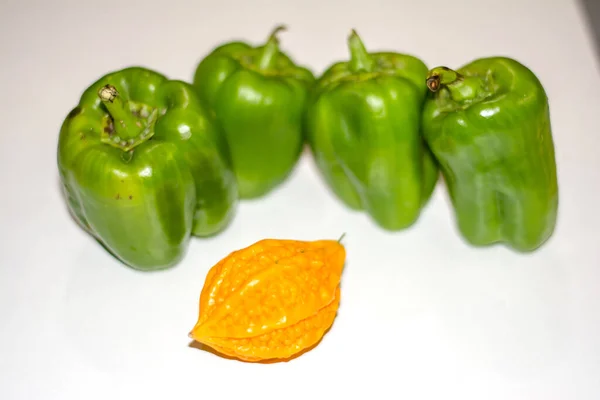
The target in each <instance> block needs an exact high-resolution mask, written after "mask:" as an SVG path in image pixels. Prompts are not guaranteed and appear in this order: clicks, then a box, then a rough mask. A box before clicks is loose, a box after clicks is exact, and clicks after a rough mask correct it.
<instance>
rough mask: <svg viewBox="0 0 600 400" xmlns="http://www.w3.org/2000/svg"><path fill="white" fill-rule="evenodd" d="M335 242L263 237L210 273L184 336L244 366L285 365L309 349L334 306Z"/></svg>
mask: <svg viewBox="0 0 600 400" xmlns="http://www.w3.org/2000/svg"><path fill="white" fill-rule="evenodd" d="M345 259H346V252H345V249H344V247H343V246H342V245H341V244H340V243H339V241H334V240H317V241H310V242H308V241H296V240H276V239H264V240H260V241H258V242H256V243H254V244H252V245H251V246H248V247H246V248H244V249H241V250H237V251H234V252H232V253H231V254H229V255H228V256H227V257H225V258H224V259H222V260H221V261H219V262H218V263H217V264H216V265H215V266H213V267H212V268H211V269H210V271H209V272H208V274H207V276H206V279H205V282H204V286H203V288H202V292H201V294H200V310H199V316H198V320H197V322H196V324H195V326H194V328H193V329H192V331H191V332H190V336H191V337H192V338H193V339H195V340H197V341H199V342H201V343H204V344H206V345H208V346H210V347H212V348H213V349H215V350H216V351H217V352H219V353H221V354H224V355H228V356H231V357H235V358H238V359H240V360H244V361H264V360H279V361H281V360H288V359H290V358H292V357H295V356H298V355H299V354H301V353H302V352H305V351H307V350H309V349H310V348H312V347H314V346H315V345H316V344H317V343H318V342H319V340H321V338H322V337H323V335H324V334H325V332H326V331H327V330H328V329H329V328H330V327H331V326H332V324H333V322H334V320H335V317H336V313H337V310H338V307H339V303H340V280H341V275H342V271H343V268H344V262H345Z"/></svg>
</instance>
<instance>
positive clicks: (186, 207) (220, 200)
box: [57, 67, 238, 270]
mask: <svg viewBox="0 0 600 400" xmlns="http://www.w3.org/2000/svg"><path fill="white" fill-rule="evenodd" d="M228 157H229V156H228V150H227V145H226V142H225V141H224V138H223V136H222V134H221V133H220V131H219V129H218V125H217V124H216V123H215V121H214V118H212V117H211V115H210V113H209V112H207V111H205V109H204V108H203V106H202V105H201V104H200V101H199V100H198V97H197V95H196V94H195V92H194V90H193V88H192V87H191V85H189V84H187V83H184V82H181V81H175V80H168V79H167V78H166V77H165V76H163V75H161V74H159V73H157V72H155V71H151V70H148V69H144V68H139V67H131V68H126V69H123V70H120V71H115V72H112V73H109V74H107V75H105V76H103V77H101V78H100V79H99V80H97V81H96V82H94V83H93V84H92V85H91V86H90V87H89V88H87V89H86V90H85V91H84V93H83V94H82V96H81V98H80V101H79V104H78V105H77V106H76V107H75V108H74V109H73V110H72V111H71V112H70V113H69V114H68V116H67V117H66V119H65V121H64V123H63V125H62V127H61V130H60V136H59V142H58V157H57V158H58V167H59V172H60V178H61V181H62V184H63V188H64V191H65V194H66V198H67V203H68V206H69V209H70V210H71V212H72V214H73V215H74V217H75V219H76V220H77V221H78V222H79V223H80V224H81V225H82V226H83V227H84V228H85V229H86V230H87V231H88V232H89V233H90V234H92V235H93V236H94V237H95V238H96V239H97V240H98V241H99V242H100V243H102V244H103V246H104V247H105V248H106V249H107V250H108V251H109V252H111V253H112V254H113V255H114V256H116V257H117V258H118V259H120V260H121V261H122V262H123V263H125V264H127V265H129V266H131V267H133V268H135V269H139V270H156V269H164V268H168V267H171V266H174V265H175V264H177V263H178V262H179V261H180V260H181V259H182V257H183V256H184V254H185V252H186V250H187V246H188V243H189V240H190V236H192V235H195V236H210V235H214V234H217V233H219V232H220V231H222V230H223V229H224V228H225V227H226V226H227V224H228V223H229V222H230V220H231V219H232V218H233V215H234V213H235V209H236V205H237V199H238V197H237V196H238V194H237V186H236V183H235V177H234V175H233V172H232V170H231V166H230V161H229V159H228Z"/></svg>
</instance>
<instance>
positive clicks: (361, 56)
mask: <svg viewBox="0 0 600 400" xmlns="http://www.w3.org/2000/svg"><path fill="white" fill-rule="evenodd" d="M348 47H349V49H350V69H351V70H352V71H353V72H360V71H364V72H371V70H372V69H373V59H372V58H371V56H370V55H369V53H368V52H367V49H366V47H365V45H364V43H363V42H362V40H361V38H360V36H358V33H357V32H356V30H354V29H352V32H351V33H350V36H349V37H348Z"/></svg>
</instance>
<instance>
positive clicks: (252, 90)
mask: <svg viewBox="0 0 600 400" xmlns="http://www.w3.org/2000/svg"><path fill="white" fill-rule="evenodd" d="M282 29H285V28H284V27H283V26H279V27H277V28H276V29H275V30H274V31H273V32H272V33H271V35H270V36H269V39H268V41H267V42H266V44H264V45H262V46H258V47H252V46H251V45H249V44H247V43H243V42H239V41H233V42H229V43H226V44H223V45H221V46H219V47H217V48H215V49H214V50H213V51H212V52H211V53H210V54H208V55H207V56H206V57H205V58H204V59H203V60H202V61H201V62H200V63H199V65H198V67H197V68H196V71H195V73H194V79H193V84H194V87H195V88H196V91H197V93H198V94H199V96H200V99H201V100H202V102H203V103H204V104H205V105H206V106H207V107H209V108H210V109H211V110H212V111H213V112H214V114H215V115H216V118H217V120H218V121H219V124H220V126H221V127H222V128H223V130H224V132H225V135H226V137H227V141H228V143H229V148H230V150H231V159H232V164H233V169H234V173H235V176H236V180H237V182H238V187H239V193H240V198H242V199H251V198H258V197H261V196H263V195H265V194H267V193H268V192H270V191H271V190H273V189H274V188H275V187H277V186H278V185H279V184H281V183H283V182H284V181H285V180H286V178H287V176H288V175H289V174H290V173H291V172H292V170H293V168H294V167H295V165H296V163H297V161H298V159H299V157H300V153H301V151H302V148H303V145H304V138H303V135H302V116H303V114H304V111H305V104H306V99H307V96H308V93H309V90H310V89H311V88H312V86H313V84H314V80H315V78H314V76H313V74H312V72H311V71H309V70H308V69H307V68H304V67H301V66H298V65H296V64H294V62H293V61H292V60H291V59H290V58H289V56H288V55H286V54H285V53H284V52H282V51H281V50H280V49H279V44H278V39H277V33H278V32H279V31H281V30H282Z"/></svg>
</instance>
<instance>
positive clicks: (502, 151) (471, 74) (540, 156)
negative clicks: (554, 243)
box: [423, 57, 558, 251]
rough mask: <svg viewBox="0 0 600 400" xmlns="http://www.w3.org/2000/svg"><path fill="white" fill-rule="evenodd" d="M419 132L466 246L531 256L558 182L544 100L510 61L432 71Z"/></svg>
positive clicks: (552, 208)
mask: <svg viewBox="0 0 600 400" xmlns="http://www.w3.org/2000/svg"><path fill="white" fill-rule="evenodd" d="M426 85H427V86H428V88H429V89H430V91H431V95H430V96H429V97H428V99H427V100H426V103H425V107H424V112H423V134H424V137H425V139H426V141H427V143H428V144H429V146H430V148H431V150H432V151H433V153H434V155H435V156H436V159H437V160H438V162H439V165H440V168H441V171H442V174H443V176H444V179H445V181H446V183H447V187H448V191H449V195H450V197H451V201H452V204H453V207H454V211H455V215H456V220H457V224H458V228H459V230H460V232H461V234H462V236H463V237H464V238H465V239H466V241H467V242H469V243H471V244H473V245H490V244H493V243H500V242H501V243H505V244H506V245H508V246H509V247H512V248H513V249H515V250H517V251H532V250H534V249H536V248H538V247H539V246H540V245H542V244H543V243H544V242H545V241H546V240H547V239H548V238H549V237H550V236H551V235H552V232H553V231H554V227H555V224H556V219H557V212H558V182H557V173H556V162H555V155H554V144H553V139H552V129H551V125H550V111H549V104H548V98H547V96H546V93H545V91H544V88H543V87H542V84H541V83H540V81H539V80H538V78H537V77H536V76H535V75H534V74H533V72H531V71H530V70H529V69H528V68H527V67H525V66H524V65H522V64H521V63H519V62H518V61H516V60H513V59H510V58H504V57H490V58H481V59H477V60H475V61H473V62H471V63H469V64H467V65H465V66H463V67H462V68H460V69H458V70H457V71H453V70H451V69H449V68H446V67H437V68H434V69H432V70H431V71H430V72H429V73H428V76H427V78H426Z"/></svg>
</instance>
